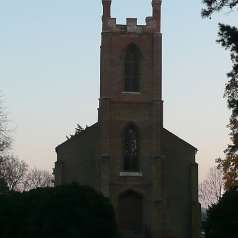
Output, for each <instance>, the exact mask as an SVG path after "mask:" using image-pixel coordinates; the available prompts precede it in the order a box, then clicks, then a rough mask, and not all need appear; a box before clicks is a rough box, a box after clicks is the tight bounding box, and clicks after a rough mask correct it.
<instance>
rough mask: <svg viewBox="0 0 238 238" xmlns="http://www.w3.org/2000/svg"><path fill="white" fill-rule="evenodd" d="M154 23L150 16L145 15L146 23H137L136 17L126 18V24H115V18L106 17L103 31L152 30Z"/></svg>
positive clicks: (135, 31)
mask: <svg viewBox="0 0 238 238" xmlns="http://www.w3.org/2000/svg"><path fill="white" fill-rule="evenodd" d="M155 28H156V24H155V22H154V21H153V18H152V17H146V25H137V18H127V19H126V25H123V24H117V21H116V18H108V19H107V20H106V22H104V29H103V31H104V32H134V33H143V32H154V31H155V30H156V29H155Z"/></svg>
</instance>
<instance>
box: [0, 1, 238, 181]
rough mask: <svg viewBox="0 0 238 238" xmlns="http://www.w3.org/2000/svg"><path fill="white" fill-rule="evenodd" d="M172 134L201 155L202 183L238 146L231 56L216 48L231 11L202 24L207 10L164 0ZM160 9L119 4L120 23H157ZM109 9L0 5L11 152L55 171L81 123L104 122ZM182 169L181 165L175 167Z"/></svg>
mask: <svg viewBox="0 0 238 238" xmlns="http://www.w3.org/2000/svg"><path fill="white" fill-rule="evenodd" d="M162 6H163V7H162V33H163V100H164V127H165V128H167V129H168V130H170V131H171V132H173V133H175V134H176V135H178V136H179V137H181V138H182V139H184V140H186V141H187V142H189V143H191V144H192V145H194V146H195V147H196V148H198V150H199V151H198V154H197V161H198V163H199V175H200V180H201V179H203V178H204V177H205V175H206V173H207V172H208V170H209V168H210V167H211V166H212V165H214V159H215V158H217V157H219V156H220V157H223V156H224V155H223V150H224V149H225V147H226V144H227V143H228V142H229V136H228V133H229V131H228V130H227V128H226V124H228V119H229V111H228V110H227V109H226V102H225V100H224V99H223V92H224V84H225V82H226V81H227V78H226V73H227V72H228V71H229V70H230V69H231V64H230V59H229V54H228V53H229V52H225V51H224V49H223V48H221V47H220V45H218V44H217V43H216V39H217V23H218V22H225V23H231V24H232V23H235V22H237V21H235V16H234V15H233V14H228V13H226V12H223V13H221V14H219V15H215V16H214V17H213V19H212V20H209V19H201V16H200V11H201V7H202V4H201V1H200V0H199V1H191V0H183V1H181V0H180V1H179V0H164V1H163V4H162ZM151 11H152V8H151V1H150V0H113V1H112V16H113V17H116V18H117V19H118V20H117V21H118V22H119V23H125V19H126V17H138V19H139V23H140V24H142V23H143V24H144V18H145V17H146V16H150V15H151ZM101 15H102V6H101V1H100V0H91V1H89V0H87V1H82V0H67V1H63V0H41V1H33V0H21V1H19V0H8V1H4V0H0V91H1V94H2V95H3V101H4V106H5V107H6V111H7V114H8V115H9V119H10V128H11V129H12V137H13V138H14V143H13V146H12V151H11V153H14V154H15V155H17V156H18V157H19V159H21V160H25V161H26V162H27V163H29V164H30V165H31V166H32V167H37V168H41V169H47V170H49V171H52V168H53V166H54V162H55V161H56V153H55V151H54V148H55V147H56V146H57V145H58V144H60V143H62V142H63V141H64V140H65V139H66V135H69V134H72V133H73V132H74V128H75V125H76V123H79V124H80V125H82V126H85V125H91V124H93V123H94V122H96V121H97V107H98V98H99V63H100V62H99V59H100V58H99V47H100V32H101ZM175 163H176V161H175Z"/></svg>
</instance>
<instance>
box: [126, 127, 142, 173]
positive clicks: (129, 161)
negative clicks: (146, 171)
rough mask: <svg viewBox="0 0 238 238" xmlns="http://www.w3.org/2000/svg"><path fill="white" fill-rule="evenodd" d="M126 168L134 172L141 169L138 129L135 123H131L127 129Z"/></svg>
mask: <svg viewBox="0 0 238 238" xmlns="http://www.w3.org/2000/svg"><path fill="white" fill-rule="evenodd" d="M124 170H125V171H132V172H135V171H138V170H139V140H138V130H137V128H136V127H135V126H134V125H129V126H127V127H126V129H125V135H124Z"/></svg>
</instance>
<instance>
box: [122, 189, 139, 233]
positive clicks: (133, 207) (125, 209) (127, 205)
mask: <svg viewBox="0 0 238 238" xmlns="http://www.w3.org/2000/svg"><path fill="white" fill-rule="evenodd" d="M118 221H119V228H120V231H122V232H132V233H140V232H141V230H142V228H143V197H142V196H141V195H140V194H138V193H136V192H134V191H127V192H125V193H123V194H121V195H120V196H119V204H118Z"/></svg>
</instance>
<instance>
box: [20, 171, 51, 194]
mask: <svg viewBox="0 0 238 238" xmlns="http://www.w3.org/2000/svg"><path fill="white" fill-rule="evenodd" d="M53 180H54V178H53V176H52V175H51V174H50V173H49V172H48V171H46V170H39V169H31V170H30V171H29V172H28V173H27V175H26V177H25V181H24V182H23V183H24V185H23V187H24V190H25V191H29V190H31V189H36V188H44V187H53V185H54V183H53Z"/></svg>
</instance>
